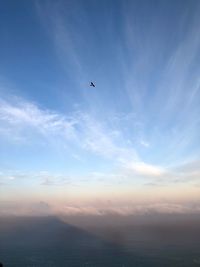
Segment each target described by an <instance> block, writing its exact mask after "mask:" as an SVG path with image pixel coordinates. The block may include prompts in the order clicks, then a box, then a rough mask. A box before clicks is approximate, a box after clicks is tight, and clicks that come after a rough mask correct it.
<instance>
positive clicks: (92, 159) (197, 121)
mask: <svg viewBox="0 0 200 267" xmlns="http://www.w3.org/2000/svg"><path fill="white" fill-rule="evenodd" d="M0 6H1V8H0V25H1V26H0V39H1V42H0V58H1V60H0V215H5V214H15V215H20V214H52V213H61V214H95V215H102V214H107V213H117V214H122V215H127V214H141V213H142V214H143V213H151V212H156V213H170V214H171V213H199V212H200V141H199V140H200V117H199V114H200V64H199V62H200V27H199V26H200V16H199V13H200V2H199V1H195V0H191V1H177V0H176V1H171V0H170V1H165V0H159V1H153V0H150V1H145V0H143V1H125V0H123V1H122V0H121V1H120V0H115V1H114V0H106V1H105V0H102V1H97V0H85V1H84V0H73V1H71V0H66V1H50V0H49V1H40V0H38V1H34V0H31V1H25V0H24V1H23V0H22V1H14V0H13V1H12V0H8V1H4V2H1V4H0ZM91 81H92V82H94V84H95V85H96V86H95V87H91V86H90V82H91Z"/></svg>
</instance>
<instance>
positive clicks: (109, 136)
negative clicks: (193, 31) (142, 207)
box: [0, 99, 138, 162]
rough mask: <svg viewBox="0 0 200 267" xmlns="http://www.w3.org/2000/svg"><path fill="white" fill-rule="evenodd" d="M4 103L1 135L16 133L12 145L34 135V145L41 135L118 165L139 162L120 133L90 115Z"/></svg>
mask: <svg viewBox="0 0 200 267" xmlns="http://www.w3.org/2000/svg"><path fill="white" fill-rule="evenodd" d="M0 103H1V105H0V129H1V131H0V134H2V135H3V134H4V135H6V134H8V132H10V133H11V132H12V131H14V130H15V135H13V138H12V135H9V140H10V141H12V139H16V137H17V138H18V140H19V142H20V140H21V139H22V141H23V140H26V139H28V134H29V133H31V134H32V135H31V141H34V134H36V133H37V134H40V135H41V136H42V137H43V138H45V139H46V141H48V140H51V142H54V144H55V145H56V143H57V142H58V139H57V138H56V137H58V138H59V141H62V142H63V144H73V145H75V146H77V147H78V148H79V149H82V150H84V151H88V152H92V153H94V154H97V155H99V156H102V157H105V158H108V159H111V160H115V161H117V162H120V161H124V160H127V159H129V158H131V159H134V158H138V155H137V153H136V151H135V149H134V148H133V147H130V146H124V144H122V145H121V143H120V140H119V139H120V138H121V140H122V139H123V136H122V134H121V133H120V132H118V134H117V135H116V130H115V129H109V127H108V125H106V122H104V123H102V122H101V121H99V120H97V119H96V118H94V117H93V116H92V115H89V114H88V113H84V112H81V111H75V112H74V113H71V114H67V115H65V114H60V113H58V112H54V111H50V110H47V109H42V108H40V107H38V106H37V105H36V104H33V103H30V102H28V101H25V100H23V99H20V100H18V103H10V102H8V101H5V100H1V101H0ZM122 143H123V142H122ZM73 154H74V153H73Z"/></svg>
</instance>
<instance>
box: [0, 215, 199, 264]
mask: <svg viewBox="0 0 200 267" xmlns="http://www.w3.org/2000/svg"><path fill="white" fill-rule="evenodd" d="M0 221H1V223H0V241H1V242H0V260H1V261H3V263H4V265H5V266H8V267H19V266H20V267H26V266H37V267H47V266H48V267H53V266H55V267H58V266H59V267H66V266H70V267H80V266H87V267H89V266H93V267H94V266H95V267H122V266H126V267H132V266H139V267H160V266H167V267H171V266H185V267H186V266H188V267H192V266H196V263H197V262H198V260H199V247H200V240H199V235H200V216H199V215H190V216H189V215H187V216H186V215H173V216H169V215H159V214H157V215H155V214H152V215H145V216H118V215H108V216H68V217H65V218H62V219H59V218H57V217H54V216H46V217H1V218H0ZM11 255H12V257H11ZM163 263H164V265H163Z"/></svg>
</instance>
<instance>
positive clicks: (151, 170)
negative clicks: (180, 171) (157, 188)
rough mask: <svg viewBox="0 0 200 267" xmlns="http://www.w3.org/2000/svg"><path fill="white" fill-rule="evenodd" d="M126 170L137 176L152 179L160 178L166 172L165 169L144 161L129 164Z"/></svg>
mask: <svg viewBox="0 0 200 267" xmlns="http://www.w3.org/2000/svg"><path fill="white" fill-rule="evenodd" d="M125 168H126V170H127V171H129V172H132V173H134V174H136V175H142V176H151V177H160V176H162V175H163V174H164V173H165V172H166V171H165V169H164V168H161V167H159V166H155V165H152V164H148V163H145V162H142V161H138V162H137V161H135V162H128V163H127V164H126V165H125Z"/></svg>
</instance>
